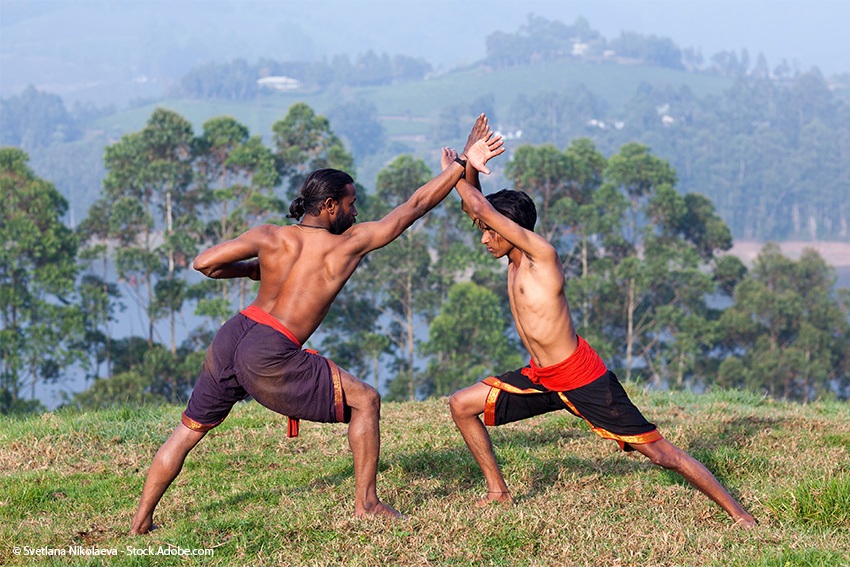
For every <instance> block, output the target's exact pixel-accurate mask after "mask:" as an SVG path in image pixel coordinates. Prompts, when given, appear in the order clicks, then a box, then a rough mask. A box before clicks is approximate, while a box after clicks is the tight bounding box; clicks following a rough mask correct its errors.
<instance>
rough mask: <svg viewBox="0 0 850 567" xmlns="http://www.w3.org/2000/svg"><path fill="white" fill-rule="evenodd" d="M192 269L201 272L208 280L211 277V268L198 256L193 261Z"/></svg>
mask: <svg viewBox="0 0 850 567" xmlns="http://www.w3.org/2000/svg"><path fill="white" fill-rule="evenodd" d="M192 269H194V270H195V271H198V272H201V273H202V274H204V275H205V276H207V277H208V278H211V277H212V273H213V267H212V266H211V265H209V264H208V263H206V262H204V260H203V258H202V257H201V256H198V257H197V258H195V261H194V262H192Z"/></svg>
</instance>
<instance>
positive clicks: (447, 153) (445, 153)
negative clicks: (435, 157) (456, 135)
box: [440, 148, 457, 171]
mask: <svg viewBox="0 0 850 567" xmlns="http://www.w3.org/2000/svg"><path fill="white" fill-rule="evenodd" d="M456 157H457V152H456V151H455V150H453V149H451V148H443V150H442V153H441V154H440V167H441V168H442V170H443V171H445V170H446V168H447V167H448V166H450V165H451V164H452V162H453V161H454V160H455V158H456Z"/></svg>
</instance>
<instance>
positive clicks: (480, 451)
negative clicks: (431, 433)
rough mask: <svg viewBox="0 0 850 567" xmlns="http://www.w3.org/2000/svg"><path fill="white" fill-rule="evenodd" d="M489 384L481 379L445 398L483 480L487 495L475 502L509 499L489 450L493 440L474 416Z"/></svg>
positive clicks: (487, 391) (481, 405)
mask: <svg viewBox="0 0 850 567" xmlns="http://www.w3.org/2000/svg"><path fill="white" fill-rule="evenodd" d="M489 392H490V386H488V385H487V384H485V383H483V382H478V383H477V384H473V385H472V386H469V387H468V388H464V389H463V390H459V391H457V392H455V393H454V394H453V395H452V397H451V398H449V408H450V409H451V412H452V419H453V420H454V422H455V425H457V428H458V429H459V430H460V434H461V436H462V437H463V440H464V442H465V443H466V446H467V447H469V450H470V452H471V453H472V456H473V457H475V461H476V462H477V463H478V466H479V467H481V472H482V473H484V480H485V481H486V482H487V496H486V498H485V499H484V500H482V501H481V502H479V504H487V503H488V502H489V501H490V500H496V501H503V502H513V498H511V493H510V491H509V490H508V485H507V484H506V483H505V479H504V477H503V476H502V471H501V470H499V465H498V463H497V462H496V454H495V452H494V451H493V443H492V441H491V440H490V434H489V433H487V428H486V427H485V426H484V423H483V422H482V421H481V418H480V417H478V416H480V415H481V414H482V413H484V408H485V405H486V402H487V395H488V394H489Z"/></svg>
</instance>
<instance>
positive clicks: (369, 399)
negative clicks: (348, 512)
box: [340, 369, 401, 518]
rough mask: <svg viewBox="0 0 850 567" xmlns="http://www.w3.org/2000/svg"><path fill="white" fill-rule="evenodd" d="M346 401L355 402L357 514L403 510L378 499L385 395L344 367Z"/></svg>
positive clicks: (352, 439)
mask: <svg viewBox="0 0 850 567" xmlns="http://www.w3.org/2000/svg"><path fill="white" fill-rule="evenodd" d="M340 377H341V378H342V390H343V392H344V393H345V403H346V404H348V405H349V406H351V422H350V423H349V425H348V444H349V446H350V447H351V452H352V454H353V458H354V515H355V516H357V517H364V516H367V515H383V516H390V517H393V518H397V517H399V516H401V514H400V513H399V512H398V511H397V510H395V509H393V508H391V507H390V506H387V505H386V504H384V503H383V502H381V501H380V499H378V493H377V475H378V457H379V456H380V453H381V430H380V425H379V422H380V418H381V397H380V396H379V395H378V392H377V391H376V390H375V389H374V388H372V387H371V386H369V385H368V384H366V383H365V382H362V381H360V380H358V379H357V378H355V377H354V376H352V375H351V374H349V373H348V372H346V371H344V370H342V369H340Z"/></svg>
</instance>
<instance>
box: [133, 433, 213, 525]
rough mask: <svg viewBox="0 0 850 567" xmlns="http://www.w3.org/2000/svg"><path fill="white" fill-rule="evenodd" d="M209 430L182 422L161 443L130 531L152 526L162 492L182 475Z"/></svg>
mask: <svg viewBox="0 0 850 567" xmlns="http://www.w3.org/2000/svg"><path fill="white" fill-rule="evenodd" d="M204 435H206V431H203V432H201V431H193V430H192V429H189V428H188V427H186V426H185V425H183V424H182V423H180V424H178V425H177V427H176V428H175V429H174V432H173V433H172V434H171V436H170V437H169V438H168V439H167V440H166V441H165V443H163V444H162V447H160V448H159V451H157V452H156V455H155V456H154V458H153V463H151V468H150V470H149V471H148V476H147V479H145V487H144V488H143V489H142V497H141V500H140V501H139V508H138V510H136V515H135V516H133V525H132V526H131V527H130V534H131V535H137V534H146V533H148V532H149V531H151V530H152V529H154V527H155V526H154V525H153V511H154V508H156V505H157V504H159V501H160V499H161V498H162V495H163V494H165V491H166V490H167V489H168V487H169V486H171V483H172V482H173V481H174V479H175V478H177V475H178V474H180V470H181V469H182V468H183V461H184V460H185V459H186V455H188V454H189V451H191V450H192V449H193V448H194V447H195V445H197V444H198V442H199V441H200V440H201V439H203V437H204Z"/></svg>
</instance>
